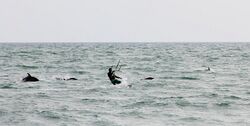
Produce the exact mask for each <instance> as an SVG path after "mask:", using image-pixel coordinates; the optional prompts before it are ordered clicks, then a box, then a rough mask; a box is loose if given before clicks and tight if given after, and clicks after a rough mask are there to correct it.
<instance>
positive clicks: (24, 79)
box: [23, 73, 39, 82]
mask: <svg viewBox="0 0 250 126" xmlns="http://www.w3.org/2000/svg"><path fill="white" fill-rule="evenodd" d="M27 74H28V76H27V77H25V78H23V82H36V81H39V80H38V79H37V78H36V77H32V76H31V75H30V74H29V73H27Z"/></svg>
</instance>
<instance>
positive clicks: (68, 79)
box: [56, 77, 77, 80]
mask: <svg viewBox="0 0 250 126" xmlns="http://www.w3.org/2000/svg"><path fill="white" fill-rule="evenodd" d="M56 79H57V80H77V79H76V78H73V77H71V78H56Z"/></svg>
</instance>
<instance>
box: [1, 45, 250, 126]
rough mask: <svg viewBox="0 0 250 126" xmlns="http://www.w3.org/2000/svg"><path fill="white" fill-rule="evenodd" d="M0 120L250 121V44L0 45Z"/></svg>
mask: <svg viewBox="0 0 250 126" xmlns="http://www.w3.org/2000/svg"><path fill="white" fill-rule="evenodd" d="M119 60H121V62H120V64H121V65H122V68H121V71H122V73H123V76H124V77H125V78H126V79H127V81H126V84H124V85H123V86H121V85H118V86H114V85H112V84H111V83H110V81H109V80H108V77H107V72H108V68H109V67H110V66H112V65H116V64H117V62H118V61H119ZM207 67H210V68H211V70H210V71H208V70H207ZM26 73H30V74H31V75H33V76H35V77H37V78H39V79H40V81H39V82H31V83H24V82H22V81H21V80H22V78H23V77H25V76H26ZM149 76H152V77H154V78H155V79H154V80H143V78H145V77H149ZM70 77H75V78H77V79H78V80H76V81H64V80H57V79H56V78H70ZM127 85H132V87H131V88H129V87H128V86H127ZM0 125H1V126H7V125H9V126H55V125H58V126H90V125H91V126H166V125H173V126H179V125H181V126H182V125H185V126H194V125H197V126H201V125H205V126H211V125H213V126H216V125H218V126H236V125H237V126H247V125H250V43H40V44H38V43H36V44H29V43H26V44H14V43H13V44H4V43H1V44H0Z"/></svg>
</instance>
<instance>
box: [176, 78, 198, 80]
mask: <svg viewBox="0 0 250 126" xmlns="http://www.w3.org/2000/svg"><path fill="white" fill-rule="evenodd" d="M180 79H182V80H199V78H195V77H180Z"/></svg>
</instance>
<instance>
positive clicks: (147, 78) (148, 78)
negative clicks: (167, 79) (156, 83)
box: [144, 77, 154, 80]
mask: <svg viewBox="0 0 250 126" xmlns="http://www.w3.org/2000/svg"><path fill="white" fill-rule="evenodd" d="M153 79H154V78H153V77H146V78H144V80H153Z"/></svg>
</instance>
